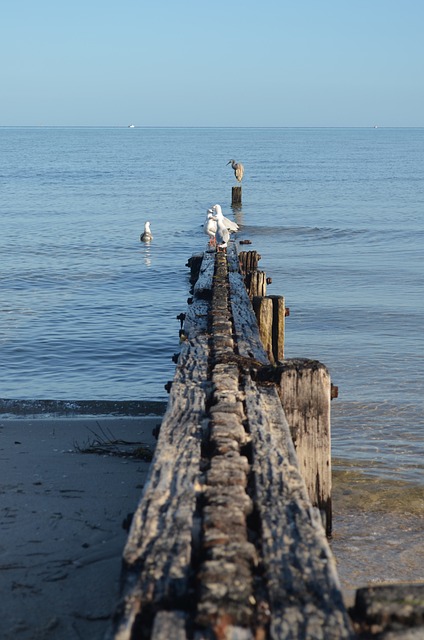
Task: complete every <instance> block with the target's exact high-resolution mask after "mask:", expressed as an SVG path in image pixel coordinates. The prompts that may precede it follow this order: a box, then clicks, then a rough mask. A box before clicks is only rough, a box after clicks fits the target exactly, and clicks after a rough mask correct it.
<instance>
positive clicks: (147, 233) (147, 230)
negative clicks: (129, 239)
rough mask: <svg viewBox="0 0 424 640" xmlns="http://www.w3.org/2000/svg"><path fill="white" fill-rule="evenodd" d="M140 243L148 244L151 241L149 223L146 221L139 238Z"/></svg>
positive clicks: (151, 235)
mask: <svg viewBox="0 0 424 640" xmlns="http://www.w3.org/2000/svg"><path fill="white" fill-rule="evenodd" d="M140 240H141V242H150V241H151V240H153V234H152V232H151V230H150V222H149V221H147V222H145V223H144V231H143V233H142V234H141V236H140Z"/></svg>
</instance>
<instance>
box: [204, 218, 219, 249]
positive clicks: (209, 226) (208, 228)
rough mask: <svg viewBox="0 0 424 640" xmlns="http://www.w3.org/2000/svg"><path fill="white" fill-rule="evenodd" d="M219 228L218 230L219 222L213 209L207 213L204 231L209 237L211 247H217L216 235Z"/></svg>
mask: <svg viewBox="0 0 424 640" xmlns="http://www.w3.org/2000/svg"><path fill="white" fill-rule="evenodd" d="M217 228H218V222H217V220H216V218H215V217H214V213H213V211H212V209H208V210H207V212H206V219H205V222H204V224H203V230H204V232H205V233H206V235H207V236H209V245H210V246H211V247H212V246H215V245H216V239H215V234H216V230H217Z"/></svg>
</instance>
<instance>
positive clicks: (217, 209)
mask: <svg viewBox="0 0 424 640" xmlns="http://www.w3.org/2000/svg"><path fill="white" fill-rule="evenodd" d="M209 211H212V213H213V214H214V215H215V217H216V218H218V219H219V218H221V220H222V221H223V223H224V224H225V226H226V228H227V229H228V231H238V230H239V226H238V224H237V222H234V220H230V219H229V218H226V217H225V216H224V214H223V213H222V208H221V205H220V204H214V206H213V207H212V209H209Z"/></svg>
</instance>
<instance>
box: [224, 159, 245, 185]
mask: <svg viewBox="0 0 424 640" xmlns="http://www.w3.org/2000/svg"><path fill="white" fill-rule="evenodd" d="M229 164H231V166H232V168H233V169H234V175H235V177H236V180H237V181H238V182H240V183H241V181H242V180H243V174H244V167H243V165H242V163H241V162H236V161H235V160H228V162H227V166H228V165H229Z"/></svg>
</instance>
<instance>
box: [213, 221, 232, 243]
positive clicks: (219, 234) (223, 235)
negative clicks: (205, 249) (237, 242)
mask: <svg viewBox="0 0 424 640" xmlns="http://www.w3.org/2000/svg"><path fill="white" fill-rule="evenodd" d="M229 241H230V232H229V231H228V229H227V227H226V225H225V222H224V220H223V219H222V217H221V218H217V229H216V236H215V242H216V250H217V251H219V250H220V249H226V247H227V245H228V242H229Z"/></svg>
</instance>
